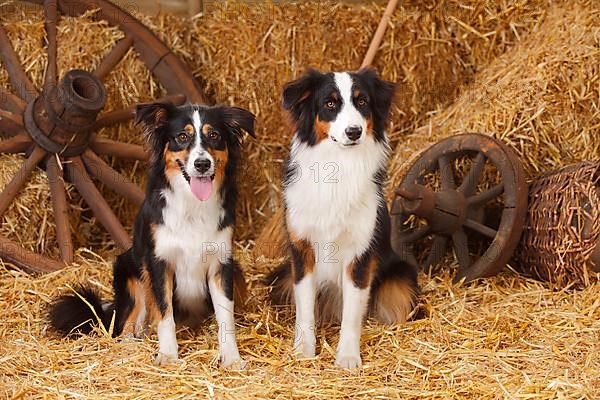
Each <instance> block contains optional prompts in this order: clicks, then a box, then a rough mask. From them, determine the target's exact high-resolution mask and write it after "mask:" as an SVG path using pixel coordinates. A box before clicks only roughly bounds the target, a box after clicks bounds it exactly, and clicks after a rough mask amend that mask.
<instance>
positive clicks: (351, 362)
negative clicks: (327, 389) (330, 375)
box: [335, 354, 362, 369]
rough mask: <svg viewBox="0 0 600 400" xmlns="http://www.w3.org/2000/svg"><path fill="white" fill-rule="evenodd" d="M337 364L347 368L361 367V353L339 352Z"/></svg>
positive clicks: (336, 359)
mask: <svg viewBox="0 0 600 400" xmlns="http://www.w3.org/2000/svg"><path fill="white" fill-rule="evenodd" d="M335 365H337V366H338V367H341V368H345V369H354V368H360V367H361V366H362V361H361V359H360V355H348V354H345V355H341V354H338V355H337V356H336V358H335Z"/></svg>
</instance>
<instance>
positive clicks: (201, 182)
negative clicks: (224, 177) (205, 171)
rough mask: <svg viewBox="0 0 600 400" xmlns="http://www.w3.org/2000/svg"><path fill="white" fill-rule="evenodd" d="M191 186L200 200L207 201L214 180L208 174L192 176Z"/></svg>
mask: <svg viewBox="0 0 600 400" xmlns="http://www.w3.org/2000/svg"><path fill="white" fill-rule="evenodd" d="M190 188H191V189H192V193H194V196H196V198H197V199H198V200H201V201H206V200H208V198H209V197H210V195H211V193H212V181H211V179H210V178H209V177H208V176H203V177H202V178H196V177H192V178H191V179H190Z"/></svg>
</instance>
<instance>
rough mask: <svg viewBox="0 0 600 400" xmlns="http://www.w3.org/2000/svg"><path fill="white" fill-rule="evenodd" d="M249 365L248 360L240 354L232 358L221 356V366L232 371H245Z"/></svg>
mask: <svg viewBox="0 0 600 400" xmlns="http://www.w3.org/2000/svg"><path fill="white" fill-rule="evenodd" d="M247 365H248V362H247V361H246V360H244V359H242V358H241V357H240V356H238V357H237V358H231V359H226V358H223V357H222V358H221V367H223V368H225V369H228V370H230V371H243V370H244V369H246V366H247Z"/></svg>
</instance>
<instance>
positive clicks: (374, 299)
mask: <svg viewBox="0 0 600 400" xmlns="http://www.w3.org/2000/svg"><path fill="white" fill-rule="evenodd" d="M371 290H372V291H371V294H372V296H371V314H372V315H374V316H375V317H376V318H377V319H378V320H380V321H381V322H383V323H385V324H396V323H402V322H405V321H406V320H407V319H408V318H409V317H410V315H411V313H412V312H413V310H414V309H415V307H416V305H417V300H418V296H419V286H418V284H417V267H416V266H415V265H412V264H411V263H409V262H407V261H405V260H402V259H401V258H400V257H399V256H398V255H397V254H395V253H392V254H391V256H390V257H389V258H388V259H387V260H385V261H384V264H383V265H382V266H381V268H380V269H379V272H378V274H377V276H376V277H375V280H374V282H373V286H372V289H371Z"/></svg>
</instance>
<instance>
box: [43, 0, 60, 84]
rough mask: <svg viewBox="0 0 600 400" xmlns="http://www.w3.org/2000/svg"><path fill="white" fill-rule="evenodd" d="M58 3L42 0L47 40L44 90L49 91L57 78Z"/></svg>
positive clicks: (51, 0)
mask: <svg viewBox="0 0 600 400" xmlns="http://www.w3.org/2000/svg"><path fill="white" fill-rule="evenodd" d="M57 8H58V5H57V4H56V0H44V15H45V21H44V27H45V28H46V38H47V40H48V47H47V50H46V51H47V53H48V65H47V66H46V77H45V79H44V91H45V92H46V93H50V90H51V89H52V88H53V87H54V86H56V79H57V69H56V62H57V54H56V53H57V45H56V24H57V22H58V13H57V11H58V10H57Z"/></svg>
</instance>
